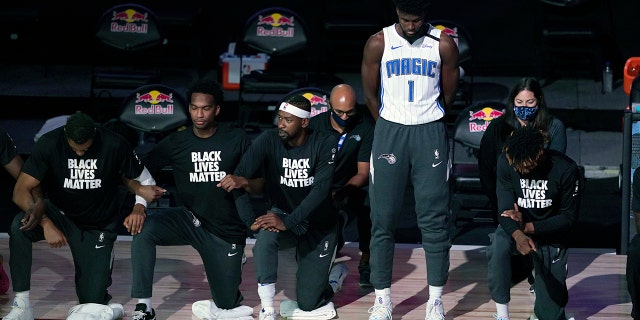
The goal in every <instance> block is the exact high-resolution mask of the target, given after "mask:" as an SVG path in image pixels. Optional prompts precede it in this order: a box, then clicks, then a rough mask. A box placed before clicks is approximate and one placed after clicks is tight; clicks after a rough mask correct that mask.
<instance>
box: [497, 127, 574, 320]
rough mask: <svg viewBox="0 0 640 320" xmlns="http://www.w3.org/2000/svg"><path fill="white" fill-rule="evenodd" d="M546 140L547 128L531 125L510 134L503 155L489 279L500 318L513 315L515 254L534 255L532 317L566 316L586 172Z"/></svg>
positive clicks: (554, 318) (555, 318)
mask: <svg viewBox="0 0 640 320" xmlns="http://www.w3.org/2000/svg"><path fill="white" fill-rule="evenodd" d="M546 142H547V139H546V138H545V136H544V134H543V132H542V131H540V130H538V129H536V128H534V127H531V126H525V127H522V128H519V129H516V130H515V131H514V132H513V134H512V135H511V136H509V138H507V140H506V141H505V146H504V152H503V153H502V155H501V156H500V158H498V173H497V174H498V176H497V177H498V179H497V187H496V193H497V195H498V212H500V213H501V214H500V218H499V219H500V225H499V226H498V227H497V228H496V232H495V236H494V239H493V241H492V242H491V245H490V246H489V248H488V249H487V256H488V258H489V265H488V270H489V271H488V279H487V282H488V285H489V291H490V292H491V299H493V301H494V302H495V303H496V309H497V314H496V318H498V319H502V320H505V319H509V301H510V299H511V296H510V289H511V272H512V270H511V256H512V255H513V254H522V255H532V260H533V269H534V272H535V279H536V281H535V287H536V290H535V296H536V300H535V303H534V308H533V309H534V312H535V315H534V316H533V317H532V319H536V318H539V319H543V320H561V319H562V320H564V319H566V315H565V306H566V304H567V302H568V300H569V293H568V290H567V284H566V279H567V257H568V253H567V243H568V235H569V233H570V231H571V227H572V225H573V223H574V222H575V221H576V220H577V219H578V213H579V210H578V209H579V204H580V188H581V186H580V172H579V170H578V165H577V164H576V163H575V162H574V161H573V160H571V158H569V157H568V156H566V155H565V154H564V153H562V152H558V151H556V150H549V149H547V148H546V147H545V145H546Z"/></svg>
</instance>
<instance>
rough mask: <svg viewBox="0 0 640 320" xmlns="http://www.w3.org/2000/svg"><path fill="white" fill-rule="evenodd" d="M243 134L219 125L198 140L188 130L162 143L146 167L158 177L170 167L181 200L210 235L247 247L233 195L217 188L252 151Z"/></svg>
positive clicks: (151, 155) (224, 125)
mask: <svg viewBox="0 0 640 320" xmlns="http://www.w3.org/2000/svg"><path fill="white" fill-rule="evenodd" d="M249 144H250V140H249V139H248V136H247V134H246V133H245V131H244V130H241V129H238V128H232V127H231V126H230V125H228V124H222V123H218V128H217V129H216V132H215V134H214V135H212V136H211V137H208V138H200V137H197V136H196V135H195V134H194V133H193V130H192V127H188V128H187V129H185V130H182V131H179V132H174V133H172V134H171V135H169V136H167V137H166V138H164V139H162V140H161V141H160V143H158V145H157V146H156V147H155V148H154V149H153V150H151V152H150V153H149V154H148V155H147V156H146V157H145V159H144V160H145V161H144V163H145V165H146V166H147V168H148V169H149V171H150V172H152V173H155V172H158V171H159V170H160V169H162V168H163V167H164V166H165V165H170V166H171V169H172V173H173V178H174V181H175V184H176V189H177V192H178V199H180V201H181V202H182V204H183V205H184V206H185V207H187V209H189V210H190V211H191V212H192V213H193V214H194V215H195V216H196V217H197V218H198V220H200V222H202V225H203V227H204V228H205V229H207V230H208V231H209V232H211V233H213V234H215V235H216V236H218V237H220V238H222V239H224V240H226V241H228V242H230V243H242V244H244V243H245V241H246V237H247V229H246V226H245V224H244V223H243V222H242V220H241V219H240V216H239V215H238V211H237V209H236V205H235V199H234V193H229V192H227V191H226V190H224V189H223V188H219V187H218V186H217V184H218V182H220V180H222V178H224V177H225V176H226V175H227V174H231V173H233V171H234V170H235V169H236V165H237V164H238V162H240V158H241V157H242V155H243V154H244V153H245V151H246V150H247V148H248V147H249Z"/></svg>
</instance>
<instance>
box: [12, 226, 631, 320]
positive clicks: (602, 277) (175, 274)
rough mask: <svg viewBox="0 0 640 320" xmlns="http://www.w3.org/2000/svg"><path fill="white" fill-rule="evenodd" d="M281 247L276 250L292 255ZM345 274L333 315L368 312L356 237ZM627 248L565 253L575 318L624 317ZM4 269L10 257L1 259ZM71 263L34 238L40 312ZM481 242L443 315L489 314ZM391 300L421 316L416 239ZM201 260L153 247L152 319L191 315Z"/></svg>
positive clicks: (127, 272)
mask: <svg viewBox="0 0 640 320" xmlns="http://www.w3.org/2000/svg"><path fill="white" fill-rule="evenodd" d="M130 239H131V237H127V236H123V237H120V238H119V240H118V242H117V243H116V258H115V264H114V274H113V285H112V286H111V289H110V293H111V295H112V296H113V300H112V302H113V303H121V304H123V305H124V307H125V311H126V313H127V314H126V316H125V318H124V319H130V316H131V313H132V312H133V309H134V307H135V303H136V300H134V299H131V297H130V290H131V286H130V283H131V263H132V261H131V258H130V245H131V242H130ZM251 248H252V242H251V243H250V244H249V245H247V248H246V250H245V251H246V254H247V257H248V261H247V264H246V265H245V267H244V273H245V277H244V281H243V283H242V287H241V290H242V293H243V295H244V297H245V301H244V304H246V305H249V306H251V307H253V308H254V311H255V313H254V315H256V316H257V313H258V311H259V304H260V301H259V298H258V295H257V285H256V282H255V277H254V270H253V259H252V253H251ZM0 253H2V254H3V255H4V258H5V262H6V261H8V260H9V259H10V253H9V239H8V236H7V235H6V233H5V234H2V236H1V237H0ZM291 254H292V253H291V252H284V253H283V254H281V256H282V257H290V256H291ZM281 260H283V261H282V262H281V270H280V280H279V290H278V294H277V296H276V299H277V301H280V300H282V299H286V298H295V291H294V290H293V289H292V288H293V284H294V282H295V278H294V265H293V264H292V263H291V261H290V259H281ZM338 260H339V261H344V262H345V263H346V264H347V266H348V267H349V269H350V271H351V272H350V274H349V275H348V277H347V279H346V280H345V282H344V284H343V288H342V290H341V291H340V292H338V293H337V294H336V296H335V298H334V303H335V305H336V308H337V313H338V317H337V318H339V319H345V320H355V319H367V317H368V314H367V310H368V309H369V307H370V306H371V304H372V303H373V300H374V294H373V290H372V289H362V288H359V287H358V277H359V276H358V261H359V251H358V246H357V243H349V244H347V245H346V246H345V248H344V249H343V250H342V252H341V256H340V257H339V258H338ZM625 263H626V256H624V255H616V254H615V253H610V252H606V251H605V250H602V249H597V250H596V249H575V250H572V251H571V253H570V255H569V278H568V285H569V296H570V301H569V305H568V307H567V310H568V312H570V313H573V315H574V316H575V318H576V319H629V318H630V317H629V313H630V312H631V302H630V299H629V295H628V293H627V288H626V286H627V284H626V281H625ZM4 267H5V270H6V271H7V272H9V266H8V263H5V264H4ZM73 270H74V268H73V262H72V261H71V254H70V251H69V249H68V247H65V248H62V249H51V248H49V247H48V246H47V245H46V243H44V242H39V243H36V244H34V262H33V266H32V288H31V303H32V304H33V307H34V312H35V316H36V318H38V319H65V318H66V315H67V310H68V309H69V308H70V307H72V306H74V305H75V304H76V300H75V299H76V296H75V290H74V280H73V279H74V271H73ZM486 274H487V258H486V248H485V247H482V246H478V247H475V246H454V248H453V250H452V252H451V269H450V277H449V282H448V283H447V285H446V287H445V292H444V296H443V302H444V306H445V311H446V314H447V319H493V317H492V314H493V313H494V312H495V305H494V303H493V302H492V301H491V298H490V296H489V290H488V288H487V282H486ZM393 275H394V283H393V286H392V289H391V290H392V300H393V302H394V304H395V308H394V310H393V313H394V319H407V320H415V319H424V313H425V311H424V309H425V305H426V299H427V294H428V288H427V285H426V280H425V277H426V267H425V262H424V252H423V251H422V248H421V247H420V246H419V245H406V244H398V245H397V246H396V250H395V263H394V269H393ZM528 289H529V285H528V283H527V282H526V281H524V282H523V283H520V284H518V285H517V286H515V287H514V288H513V289H512V291H511V293H512V300H511V304H510V310H511V318H512V319H528V317H529V315H530V314H531V313H532V311H533V301H534V296H533V294H531V293H529V290H528ZM209 297H210V295H209V288H208V284H207V281H206V278H205V275H204V268H203V266H202V262H201V260H200V257H199V256H198V254H197V252H196V251H195V250H193V249H192V248H191V247H189V246H177V247H158V260H157V265H156V273H155V284H154V297H153V303H154V308H155V309H156V312H157V318H158V319H175V320H181V319H191V303H193V302H194V301H197V300H204V299H207V298H209ZM12 299H13V292H12V291H11V290H9V292H8V293H7V294H6V295H0V304H1V306H2V307H1V308H0V312H1V313H2V314H6V312H8V310H9V309H10V307H11V302H12Z"/></svg>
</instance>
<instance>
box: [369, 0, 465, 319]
mask: <svg viewBox="0 0 640 320" xmlns="http://www.w3.org/2000/svg"><path fill="white" fill-rule="evenodd" d="M394 2H395V6H396V14H397V15H398V23H395V24H393V25H391V26H389V27H386V28H384V29H382V30H381V31H379V32H377V33H375V34H374V35H372V36H371V37H369V39H368V40H367V42H366V44H365V47H364V52H363V58H362V85H363V88H364V96H365V101H366V103H367V107H368V108H369V111H370V112H371V114H372V115H373V117H374V118H375V119H377V122H376V126H375V132H374V138H373V147H372V150H371V156H372V158H371V174H370V182H369V199H370V201H371V222H372V228H371V260H370V262H371V264H370V265H371V284H373V287H374V288H375V294H376V299H375V303H374V305H373V307H372V308H371V309H370V313H371V315H370V317H369V319H370V320H378V319H382V320H385V319H391V317H392V309H393V304H392V302H391V282H392V278H391V276H392V269H393V249H394V244H395V241H394V240H395V228H396V221H397V219H398V217H399V216H400V214H401V212H402V204H403V199H404V192H405V190H406V186H407V185H408V182H410V183H411V184H412V185H413V186H414V189H415V192H414V197H415V203H416V206H415V212H416V215H417V224H418V227H419V228H420V231H421V234H422V247H423V249H424V251H425V257H426V263H427V283H428V284H429V299H428V301H427V310H426V319H427V320H431V319H443V318H444V307H443V305H442V301H441V296H442V291H443V288H444V285H445V284H446V282H447V279H448V277H449V250H450V248H451V238H450V235H449V222H448V217H449V182H448V180H449V179H448V178H449V177H448V174H449V141H448V138H447V128H446V124H445V122H444V116H445V113H446V109H447V108H448V107H449V106H450V105H451V104H452V103H453V100H454V97H455V93H456V90H457V85H458V81H459V78H460V69H459V67H458V47H457V46H456V44H455V42H454V41H453V39H452V38H451V37H449V36H447V35H446V34H444V33H442V32H441V30H439V29H436V28H434V27H433V26H431V25H429V24H428V23H427V22H426V21H425V16H426V13H427V7H428V4H429V2H428V1H427V0H395V1H394ZM409 179H410V181H409Z"/></svg>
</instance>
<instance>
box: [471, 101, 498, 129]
mask: <svg viewBox="0 0 640 320" xmlns="http://www.w3.org/2000/svg"><path fill="white" fill-rule="evenodd" d="M503 113H504V111H502V110H498V109H494V108H492V107H484V108H482V109H480V110H477V111H473V110H469V132H484V131H486V130H487V127H488V126H489V123H490V122H491V120H493V119H495V118H497V117H499V116H501V115H502V114H503Z"/></svg>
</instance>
